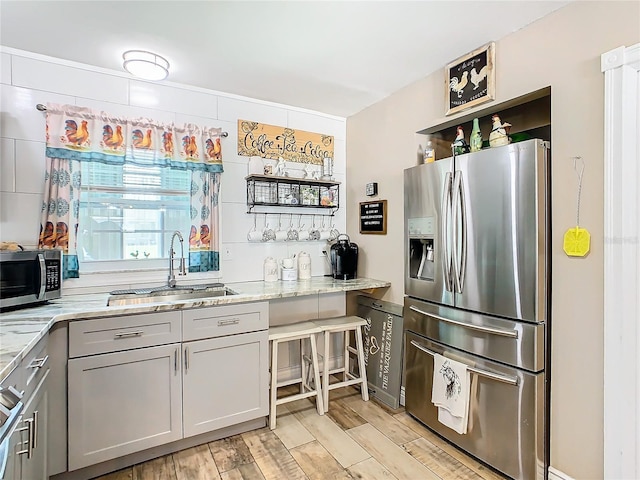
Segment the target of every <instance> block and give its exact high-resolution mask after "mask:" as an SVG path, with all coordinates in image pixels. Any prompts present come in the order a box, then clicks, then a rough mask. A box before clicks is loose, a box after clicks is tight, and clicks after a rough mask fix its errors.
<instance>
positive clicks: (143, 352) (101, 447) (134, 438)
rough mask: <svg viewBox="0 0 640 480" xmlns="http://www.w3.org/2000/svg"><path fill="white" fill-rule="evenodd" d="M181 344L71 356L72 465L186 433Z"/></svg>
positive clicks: (165, 441) (70, 434) (70, 418)
mask: <svg viewBox="0 0 640 480" xmlns="http://www.w3.org/2000/svg"><path fill="white" fill-rule="evenodd" d="M179 357H180V344H179V343H176V344H169V345H160V346H154V347H146V348H140V349H137V350H127V351H123V352H114V353H105V354H100V355H93V356H88V357H80V358H72V359H70V360H69V365H68V376H69V400H68V401H69V403H68V405H69V406H68V415H69V470H70V471H71V470H76V469H78V468H82V467H86V466H89V465H93V464H96V463H99V462H103V461H106V460H110V459H114V458H116V457H120V456H123V455H127V454H129V453H134V452H137V451H140V450H143V449H146V448H151V447H155V446H158V445H162V444H165V443H169V442H172V441H174V440H179V439H180V438H182V376H181V373H180V358H179Z"/></svg>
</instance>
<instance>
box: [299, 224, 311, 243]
mask: <svg viewBox="0 0 640 480" xmlns="http://www.w3.org/2000/svg"><path fill="white" fill-rule="evenodd" d="M298 240H309V230H305V229H304V225H302V227H300V229H299V230H298Z"/></svg>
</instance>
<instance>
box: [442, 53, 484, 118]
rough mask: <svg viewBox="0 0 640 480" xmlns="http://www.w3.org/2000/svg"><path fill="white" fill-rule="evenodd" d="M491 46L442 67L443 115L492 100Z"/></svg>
mask: <svg viewBox="0 0 640 480" xmlns="http://www.w3.org/2000/svg"><path fill="white" fill-rule="evenodd" d="M495 95H496V72H495V43H494V42H491V43H488V44H486V45H483V46H482V47H480V48H477V49H476V50H474V51H472V52H469V53H467V54H466V55H463V56H462V57H460V58H457V59H456V60H454V61H453V62H451V63H449V64H448V65H447V66H446V67H445V105H446V112H445V115H453V114H454V113H458V112H460V111H462V110H466V109H467V108H471V107H475V106H476V105H480V104H482V103H485V102H489V101H491V100H493V99H495Z"/></svg>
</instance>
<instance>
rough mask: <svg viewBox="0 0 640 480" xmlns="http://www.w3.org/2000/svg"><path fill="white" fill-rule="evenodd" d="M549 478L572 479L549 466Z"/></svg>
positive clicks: (555, 479) (553, 479)
mask: <svg viewBox="0 0 640 480" xmlns="http://www.w3.org/2000/svg"><path fill="white" fill-rule="evenodd" d="M549 480H574V479H573V478H571V477H570V476H569V475H567V474H566V473H564V472H561V471H560V470H558V469H556V468H553V467H549Z"/></svg>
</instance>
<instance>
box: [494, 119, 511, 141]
mask: <svg viewBox="0 0 640 480" xmlns="http://www.w3.org/2000/svg"><path fill="white" fill-rule="evenodd" d="M491 121H492V122H493V128H492V129H491V133H490V134H489V146H491V147H501V146H502V145H509V128H510V127H511V124H510V123H507V122H505V123H502V122H501V121H500V117H499V116H498V115H494V116H493V117H491Z"/></svg>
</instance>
